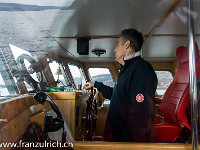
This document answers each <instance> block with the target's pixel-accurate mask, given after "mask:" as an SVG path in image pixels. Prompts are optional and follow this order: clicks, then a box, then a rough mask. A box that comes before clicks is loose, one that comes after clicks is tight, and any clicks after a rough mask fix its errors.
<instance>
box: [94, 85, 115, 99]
mask: <svg viewBox="0 0 200 150" xmlns="http://www.w3.org/2000/svg"><path fill="white" fill-rule="evenodd" d="M94 87H95V88H97V90H98V91H99V92H101V93H102V95H103V97H105V98H107V99H111V97H112V93H113V88H112V87H109V86H106V85H104V84H103V83H102V82H97V81H95V83H94Z"/></svg>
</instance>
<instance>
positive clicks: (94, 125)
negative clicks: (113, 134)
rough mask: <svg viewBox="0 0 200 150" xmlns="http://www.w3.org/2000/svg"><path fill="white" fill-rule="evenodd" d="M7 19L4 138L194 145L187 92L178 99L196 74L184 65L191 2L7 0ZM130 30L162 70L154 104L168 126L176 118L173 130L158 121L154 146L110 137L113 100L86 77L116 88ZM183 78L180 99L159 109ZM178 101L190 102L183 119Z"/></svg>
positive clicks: (76, 145) (0, 92)
mask: <svg viewBox="0 0 200 150" xmlns="http://www.w3.org/2000/svg"><path fill="white" fill-rule="evenodd" d="M199 4H200V1H198V0H193V6H194V9H193V10H192V12H191V13H192V18H193V20H194V38H195V43H196V47H195V50H196V55H197V57H196V70H197V72H199V70H200V68H199V66H198V59H199V55H198V51H199V49H198V46H200V38H199V35H200V28H199V23H200V17H199V14H200V9H199ZM0 16H1V22H0V33H1V34H0V56H1V57H0V66H1V67H0V116H1V117H0V142H1V143H2V142H19V141H20V140H23V141H27V142H31V141H44V140H45V139H47V137H48V139H51V140H53V141H56V140H59V141H62V142H66V141H67V144H68V147H67V148H69V147H71V148H72V149H87V150H88V149H124V148H126V149H134V148H136V149H144V148H151V149H162V148H166V149H175V148H178V149H191V141H192V139H191V123H190V119H191V118H190V117H189V116H190V108H189V105H190V99H189V95H188V93H187V94H185V95H186V96H185V97H187V98H186V100H184V101H183V102H182V101H181V102H180V101H179V100H181V99H182V95H184V92H185V90H186V91H187V90H189V87H188V86H189V85H188V82H189V81H187V82H186V80H188V78H189V72H188V71H185V70H187V69H188V67H187V65H186V67H185V66H184V67H182V66H183V65H185V63H188V59H187V61H184V62H183V59H184V60H185V58H186V57H188V52H187V51H188V48H187V47H188V23H187V18H188V8H187V4H186V1H184V0H151V1H148V0H134V1H133V0H123V1H122V0H59V1H55V0H52V1H45V0H26V1H25V0H24V1H23V0H15V1H12V0H7V1H6V2H5V1H4V0H0ZM126 28H134V29H137V30H139V31H140V32H142V33H143V37H144V44H143V47H142V50H141V51H142V57H143V58H144V59H145V60H147V61H149V62H150V63H151V64H152V66H153V68H154V69H155V71H156V74H157V77H158V87H157V91H156V99H157V101H156V104H155V107H156V114H157V115H159V116H160V117H161V118H159V119H158V122H159V121H161V122H162V123H163V122H164V124H165V123H166V120H162V119H163V117H164V116H165V115H166V116H167V118H168V119H169V118H172V119H171V120H176V121H175V122H177V124H176V123H175V125H174V122H173V123H172V124H170V125H169V124H167V127H169V128H170V129H168V128H167V129H166V128H163V127H162V126H160V124H159V123H158V124H157V125H158V126H157V127H158V128H159V130H157V133H156V134H158V136H157V138H156V140H155V143H120V142H116V143H110V142H105V141H103V137H102V134H103V131H104V126H105V121H106V116H107V112H108V108H109V103H110V101H109V100H108V99H105V98H104V97H103V96H102V95H101V93H99V92H98V91H97V90H96V89H93V90H92V91H85V90H84V89H83V85H84V84H85V83H86V82H87V81H101V82H103V83H104V84H106V85H108V86H113V87H114V85H115V82H116V81H117V77H118V73H119V67H120V65H119V63H118V62H116V61H115V53H114V48H115V46H116V44H117V39H118V38H119V34H120V31H121V30H123V29H126ZM180 46H182V48H181V50H179V52H177V51H178V50H177V48H178V47H180ZM186 53H187V54H186ZM183 55H184V56H183ZM179 59H180V60H181V61H179ZM181 67H182V68H184V69H182V68H181ZM179 68H181V69H182V70H183V71H182V70H181V69H179ZM177 70H181V71H177ZM198 74H199V73H197V77H199V75H198ZM182 76H183V77H184V79H183V80H181V81H180V84H181V88H182V89H181V90H182V93H181V94H177V93H175V94H174V95H175V97H176V96H177V95H178V98H177V99H176V100H174V99H172V100H171V101H170V104H172V103H173V106H172V105H168V102H166V103H164V104H165V105H163V106H162V108H161V109H160V105H161V103H162V102H161V101H162V99H163V100H164V99H165V100H166V99H168V97H167V96H166V95H170V94H165V93H166V91H167V90H168V89H171V87H172V86H171V85H172V84H173V85H174V84H175V83H174V82H176V83H177V82H179V79H180V78H182ZM185 78H186V79H185ZM182 84H185V87H182ZM178 86H179V85H178ZM168 91H169V90H168ZM171 91H175V92H176V91H177V90H174V89H172V90H171ZM179 92H180V90H179ZM168 93H170V92H168ZM163 95H165V96H163ZM172 95H173V94H172ZM166 97H167V98H166ZM169 97H170V96H169ZM174 101H176V102H174ZM179 102H180V103H184V104H187V107H186V106H185V105H184V107H186V108H184V109H182V108H180V111H184V112H183V116H184V117H182V118H184V120H183V121H180V120H181V119H182V118H181V117H180V118H181V119H180V118H179V116H180V115H178V116H177V114H178V113H177V109H178V108H179V106H180V104H179ZM163 107H167V108H169V109H167V108H164V109H163ZM170 108H172V109H170ZM176 108H177V109H176ZM162 110H164V112H162ZM178 110H179V109H178ZM170 111H171V112H173V111H174V112H173V113H169V112H170ZM181 114H182V113H181ZM169 116H170V117H169ZM60 120H62V121H60ZM169 120H170V119H169ZM162 123H161V124H162ZM165 125H166V124H165ZM172 128H173V130H171V129H172ZM33 130H34V131H33ZM31 131H33V132H31ZM164 131H165V132H164ZM30 132H31V133H30ZM168 134H169V135H168ZM166 135H167V138H163V137H165V136H166ZM31 137H35V138H31ZM168 137H170V138H168ZM163 143H165V144H163ZM8 149H12V148H11V147H9V148H8Z"/></svg>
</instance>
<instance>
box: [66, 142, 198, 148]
mask: <svg viewBox="0 0 200 150" xmlns="http://www.w3.org/2000/svg"><path fill="white" fill-rule="evenodd" d="M70 145H73V148H74V149H75V150H145V149H148V150H163V149H164V150H191V149H192V145H191V144H185V143H125V142H124V143H123V142H121V143H120V142H115V143H114V142H78V141H75V142H72V144H70ZM199 149H200V147H199Z"/></svg>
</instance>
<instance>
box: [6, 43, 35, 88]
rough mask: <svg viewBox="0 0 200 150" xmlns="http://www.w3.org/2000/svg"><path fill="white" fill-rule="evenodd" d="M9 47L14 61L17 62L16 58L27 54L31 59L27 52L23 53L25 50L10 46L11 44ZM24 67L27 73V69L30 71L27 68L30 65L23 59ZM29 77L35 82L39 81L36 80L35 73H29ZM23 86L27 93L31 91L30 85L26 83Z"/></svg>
mask: <svg viewBox="0 0 200 150" xmlns="http://www.w3.org/2000/svg"><path fill="white" fill-rule="evenodd" d="M9 46H10V48H11V50H12V53H13V55H14V58H15V60H17V58H18V57H19V56H21V55H22V54H27V55H29V56H30V57H32V56H31V54H30V53H29V52H27V51H25V50H23V49H21V48H19V47H17V46H14V45H12V44H9ZM24 65H25V67H26V70H27V71H29V69H30V68H29V66H30V65H31V64H30V63H29V62H28V61H27V60H26V59H24ZM30 76H31V77H32V78H33V79H34V80H35V81H37V82H39V80H38V78H37V74H36V72H34V73H30ZM25 85H26V87H27V90H28V91H30V90H33V88H32V86H30V85H29V84H27V83H26V82H25Z"/></svg>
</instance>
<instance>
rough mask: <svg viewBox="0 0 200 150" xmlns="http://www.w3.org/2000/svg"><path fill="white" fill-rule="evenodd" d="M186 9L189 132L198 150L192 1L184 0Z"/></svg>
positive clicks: (194, 147) (193, 145)
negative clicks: (189, 110)
mask: <svg viewBox="0 0 200 150" xmlns="http://www.w3.org/2000/svg"><path fill="white" fill-rule="evenodd" d="M186 1H187V7H188V40H189V41H188V43H189V46H188V47H189V48H188V53H189V78H190V80H189V81H190V101H191V132H192V149H193V150H197V149H198V119H197V109H198V107H197V79H196V64H195V62H196V61H195V43H194V41H195V40H194V21H193V18H192V13H191V12H192V11H193V0H186Z"/></svg>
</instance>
